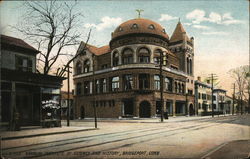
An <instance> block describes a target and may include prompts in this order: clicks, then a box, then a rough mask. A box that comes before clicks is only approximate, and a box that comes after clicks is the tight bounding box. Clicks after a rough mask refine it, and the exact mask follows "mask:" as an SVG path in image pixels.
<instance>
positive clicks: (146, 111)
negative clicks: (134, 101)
mask: <svg viewBox="0 0 250 159" xmlns="http://www.w3.org/2000/svg"><path fill="white" fill-rule="evenodd" d="M139 117H140V118H150V117H151V104H150V102H149V101H147V100H143V101H141V102H140V104H139Z"/></svg>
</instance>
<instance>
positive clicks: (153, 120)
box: [72, 115, 235, 123]
mask: <svg viewBox="0 0 250 159" xmlns="http://www.w3.org/2000/svg"><path fill="white" fill-rule="evenodd" d="M227 116H232V115H225V116H224V115H220V116H219V117H227ZM234 116H235V115H234ZM209 118H212V116H176V117H172V116H171V117H169V118H168V119H164V122H166V123H169V122H185V121H195V120H202V119H209ZM216 118H218V115H215V116H214V119H216ZM72 121H74V122H91V121H94V119H93V118H85V119H76V120H72ZM97 121H98V122H120V123H160V121H161V117H156V118H119V119H118V118H97Z"/></svg>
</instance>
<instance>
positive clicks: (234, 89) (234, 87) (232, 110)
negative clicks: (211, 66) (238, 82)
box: [232, 83, 235, 115]
mask: <svg viewBox="0 0 250 159" xmlns="http://www.w3.org/2000/svg"><path fill="white" fill-rule="evenodd" d="M234 102H235V83H234V93H233V108H232V115H234Z"/></svg>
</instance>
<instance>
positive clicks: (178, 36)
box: [170, 21, 189, 42]
mask: <svg viewBox="0 0 250 159" xmlns="http://www.w3.org/2000/svg"><path fill="white" fill-rule="evenodd" d="M183 33H186V31H185V29H184V27H183V26H182V24H181V22H180V21H179V22H178V24H177V25H176V28H175V30H174V33H173V35H172V36H171V38H170V42H176V41H180V40H184V38H183ZM185 36H186V38H187V40H188V39H189V38H188V36H187V34H186V35H185Z"/></svg>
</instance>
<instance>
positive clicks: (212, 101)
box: [211, 74, 214, 117]
mask: <svg viewBox="0 0 250 159" xmlns="http://www.w3.org/2000/svg"><path fill="white" fill-rule="evenodd" d="M211 75H212V77H211V78H212V81H211V82H212V117H214V74H211Z"/></svg>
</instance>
